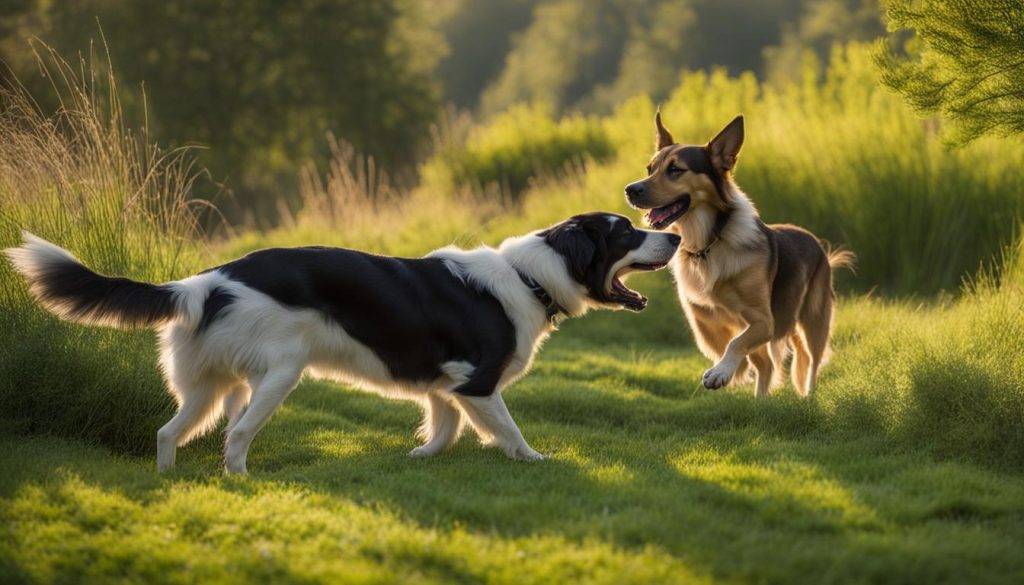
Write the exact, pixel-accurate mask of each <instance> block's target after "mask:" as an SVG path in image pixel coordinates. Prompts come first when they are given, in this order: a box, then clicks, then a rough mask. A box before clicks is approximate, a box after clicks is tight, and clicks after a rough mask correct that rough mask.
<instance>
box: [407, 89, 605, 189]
mask: <svg viewBox="0 0 1024 585" xmlns="http://www.w3.org/2000/svg"><path fill="white" fill-rule="evenodd" d="M612 152H613V146H612V144H611V143H610V142H609V141H608V138H607V136H606V135H605V132H604V130H603V128H602V126H601V124H600V122H599V121H598V120H596V119H594V118H586V117H583V116H578V115H574V116H568V117H565V118H562V119H561V120H555V119H553V118H552V117H551V116H550V114H549V113H548V110H547V109H546V108H544V107H541V106H536V105H532V106H531V105H516V106H513V107H511V108H509V109H508V110H507V111H505V112H504V113H502V114H499V115H498V116H496V117H495V118H494V119H492V120H491V121H490V122H488V123H487V124H485V125H482V126H475V127H473V128H472V129H471V130H470V131H469V135H468V137H467V139H466V140H465V142H464V143H455V142H454V141H453V142H449V143H448V144H439V145H438V147H437V153H436V154H435V155H434V157H433V158H431V159H430V160H429V161H428V162H427V163H426V164H424V165H423V168H422V169H421V176H422V180H423V183H424V185H425V186H427V187H429V188H431V189H433V190H435V191H436V192H437V193H439V194H444V193H451V192H455V191H459V190H461V189H464V188H466V187H471V188H476V189H488V188H490V189H493V188H494V187H497V188H498V189H499V190H500V191H501V192H502V193H503V194H505V195H506V196H511V197H512V198H515V197H516V196H517V195H518V194H519V193H520V192H521V191H522V190H523V189H525V188H526V187H527V185H528V184H529V182H530V179H531V178H534V177H538V176H543V175H551V174H555V173H558V172H559V171H562V170H563V169H565V168H566V166H567V165H571V164H579V163H582V162H584V161H586V160H588V159H594V160H602V159H605V158H607V157H608V156H609V155H611V154H612Z"/></svg>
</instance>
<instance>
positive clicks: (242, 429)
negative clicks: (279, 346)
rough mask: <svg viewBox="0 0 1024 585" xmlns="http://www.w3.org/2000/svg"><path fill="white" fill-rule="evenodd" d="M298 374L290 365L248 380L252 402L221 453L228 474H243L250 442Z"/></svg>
mask: <svg viewBox="0 0 1024 585" xmlns="http://www.w3.org/2000/svg"><path fill="white" fill-rule="evenodd" d="M302 370H303V368H302V367H295V366H294V365H286V366H278V367H275V368H271V369H270V370H268V371H267V373H266V374H264V375H262V376H255V377H253V378H251V379H250V380H249V384H250V386H251V387H252V400H251V401H250V402H249V406H248V407H247V408H246V409H245V413H244V414H242V418H240V419H239V420H238V422H237V423H236V424H235V426H234V427H232V429H231V431H230V432H229V433H228V438H227V442H226V445H225V449H224V461H225V467H226V469H227V471H228V472H229V473H245V472H246V467H245V459H246V456H247V455H248V454H249V446H250V445H252V440H253V439H254V438H255V437H256V433H258V432H259V431H260V429H262V428H263V425H264V424H266V422H267V420H268V419H269V418H270V415H271V414H273V413H274V411H275V410H277V407H279V406H281V403H282V402H284V399H285V398H287V397H288V394H289V393H291V391H292V389H294V388H295V385H296V384H298V382H299V377H300V376H301V375H302Z"/></svg>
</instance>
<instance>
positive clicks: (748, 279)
mask: <svg viewBox="0 0 1024 585" xmlns="http://www.w3.org/2000/svg"><path fill="white" fill-rule="evenodd" d="M655 127H656V131H657V133H656V141H655V147H656V152H655V154H654V157H653V158H652V159H651V161H650V163H649V165H648V167H647V171H648V176H647V177H646V178H645V179H643V180H641V181H637V182H636V183H633V184H631V185H630V186H629V187H627V197H628V198H629V200H630V203H631V204H632V205H633V206H634V207H638V208H642V209H655V208H665V207H666V206H672V205H673V204H675V203H678V202H681V201H683V200H684V198H685V196H686V195H689V197H690V205H689V208H688V209H687V211H686V212H685V213H684V214H683V215H682V216H681V217H679V218H678V219H676V220H675V221H674V222H673V223H672V224H671V225H670V226H668V227H667V228H666V229H669V230H671V231H673V232H675V233H676V234H678V235H679V236H681V237H682V240H683V241H682V245H681V246H680V251H679V252H678V253H677V255H676V257H675V259H674V260H673V263H672V265H671V266H672V271H673V273H674V275H675V278H676V285H677V289H678V293H679V298H680V301H681V302H682V306H683V310H684V312H685V313H686V318H687V320H688V321H689V323H690V328H691V330H692V331H693V334H694V338H695V341H696V343H697V347H698V348H699V349H700V351H701V352H702V353H703V354H704V355H705V356H707V357H708V358H709V359H711V360H712V361H714V362H715V365H714V367H712V368H710V369H709V370H707V371H706V372H705V373H704V377H703V382H704V385H705V386H707V387H709V388H719V387H721V386H724V385H725V384H727V383H729V382H730V381H742V380H743V378H744V376H743V374H744V373H745V371H746V370H747V369H748V365H749V366H750V367H751V368H752V369H753V371H754V374H755V379H756V383H755V395H756V396H758V397H764V396H767V394H768V392H769V390H770V389H771V388H772V387H775V386H777V385H780V384H781V383H782V381H783V379H784V362H785V360H786V358H787V357H788V355H789V353H790V352H791V351H792V353H793V369H792V379H793V385H794V386H795V387H796V389H797V390H798V391H799V392H800V394H801V395H803V396H809V395H810V394H811V393H812V392H813V391H814V385H815V382H816V379H817V374H818V371H819V369H820V368H821V366H822V365H824V362H825V361H826V359H827V357H828V345H829V337H830V335H831V330H832V314H833V304H834V300H835V294H834V292H833V290H832V269H833V268H837V267H846V268H851V269H852V267H853V262H854V259H855V256H854V255H853V254H852V253H851V252H848V251H835V252H832V251H826V250H825V248H823V247H822V245H821V243H820V242H819V240H818V239H817V238H816V237H815V236H813V234H811V233H810V232H808V231H806V230H804V229H802V228H799V227H796V226H790V225H772V226H765V225H764V224H763V223H762V222H761V220H760V218H759V217H758V214H757V211H756V209H755V208H754V206H753V204H752V203H751V202H750V200H749V199H748V198H747V196H746V195H745V194H744V193H743V192H742V191H741V190H740V189H739V187H738V186H737V185H736V184H735V182H734V181H733V178H732V173H733V171H734V170H735V168H736V163H737V162H738V158H739V152H740V148H741V146H742V143H743V118H742V116H740V117H737V118H736V119H735V120H733V121H732V122H731V123H730V124H729V125H728V126H726V128H725V129H724V130H722V132H720V133H719V134H718V136H716V137H715V138H714V139H712V140H711V141H710V142H709V143H708V144H706V145H704V146H684V145H677V144H675V143H674V140H673V138H672V134H671V133H670V132H669V131H668V129H666V128H665V126H664V124H663V123H662V121H661V114H660V112H659V113H658V115H657V117H656V118H655ZM724 214H728V216H727V217H728V220H727V221H725V223H724V228H722V226H721V225H719V226H718V228H721V232H720V233H716V231H715V230H716V219H718V218H719V216H720V215H723V216H724ZM664 221H669V220H668V219H665V220H664ZM719 221H721V220H719ZM716 238H717V239H716Z"/></svg>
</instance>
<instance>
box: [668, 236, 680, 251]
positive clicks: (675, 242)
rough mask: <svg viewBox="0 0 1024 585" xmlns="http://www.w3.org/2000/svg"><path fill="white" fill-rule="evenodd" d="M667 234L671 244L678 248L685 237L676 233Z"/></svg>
mask: <svg viewBox="0 0 1024 585" xmlns="http://www.w3.org/2000/svg"><path fill="white" fill-rule="evenodd" d="M665 235H666V236H668V241H669V243H670V244H672V247H673V248H678V247H679V244H681V243H682V241H683V238H681V237H679V236H677V235H675V234H665Z"/></svg>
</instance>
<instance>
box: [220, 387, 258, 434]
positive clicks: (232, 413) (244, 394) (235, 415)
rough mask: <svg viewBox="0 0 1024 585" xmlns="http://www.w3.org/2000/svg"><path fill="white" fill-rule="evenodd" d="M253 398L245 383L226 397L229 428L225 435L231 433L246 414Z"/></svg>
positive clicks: (232, 388) (232, 389)
mask: <svg viewBox="0 0 1024 585" xmlns="http://www.w3.org/2000/svg"><path fill="white" fill-rule="evenodd" d="M250 398H252V390H251V389H250V388H249V385H248V384H246V383H245V382H239V383H237V384H235V385H234V386H232V387H231V390H230V391H228V394H227V396H225V397H224V412H225V414H227V415H228V426H227V427H226V428H225V429H224V433H225V434H227V433H230V432H231V429H233V428H235V425H236V424H238V421H239V420H240V419H241V418H242V414H243V413H245V407H246V406H248V405H249V399H250Z"/></svg>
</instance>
